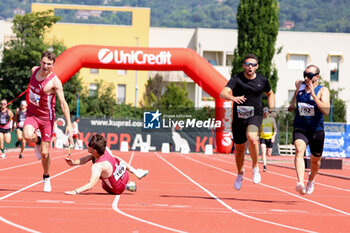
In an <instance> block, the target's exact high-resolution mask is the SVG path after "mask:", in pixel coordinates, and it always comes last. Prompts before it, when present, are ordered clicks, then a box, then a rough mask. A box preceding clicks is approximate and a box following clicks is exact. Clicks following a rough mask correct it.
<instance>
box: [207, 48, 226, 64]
mask: <svg viewBox="0 0 350 233" xmlns="http://www.w3.org/2000/svg"><path fill="white" fill-rule="evenodd" d="M203 57H204V58H205V59H206V60H207V61H208V62H209V63H210V64H212V65H213V66H222V65H223V52H218V51H203Z"/></svg>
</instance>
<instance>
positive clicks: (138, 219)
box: [112, 151, 185, 232]
mask: <svg viewBox="0 0 350 233" xmlns="http://www.w3.org/2000/svg"><path fill="white" fill-rule="evenodd" d="M134 154H135V152H134V151H133V152H132V153H131V156H130V160H129V164H130V165H131V163H132V160H133V158H134ZM119 199H120V195H116V196H115V199H114V201H113V203H112V208H113V210H114V211H116V212H117V213H119V214H121V215H124V216H126V217H129V218H132V219H134V220H137V221H140V222H143V223H147V224H150V225H152V226H156V227H160V228H163V229H166V230H169V231H174V232H185V231H181V230H177V229H174V228H170V227H167V226H163V225H160V224H157V223H154V222H150V221H148V220H145V219H142V218H138V217H136V216H133V215H130V214H127V213H125V212H123V211H121V210H120V209H119V208H118V203H119Z"/></svg>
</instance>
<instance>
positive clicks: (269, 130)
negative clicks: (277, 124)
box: [262, 126, 271, 134]
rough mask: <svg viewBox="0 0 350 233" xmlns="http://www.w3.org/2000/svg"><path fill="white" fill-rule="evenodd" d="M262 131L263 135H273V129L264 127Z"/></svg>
mask: <svg viewBox="0 0 350 233" xmlns="http://www.w3.org/2000/svg"><path fill="white" fill-rule="evenodd" d="M262 131H263V133H266V134H268V133H271V127H266V126H265V127H263V128H262Z"/></svg>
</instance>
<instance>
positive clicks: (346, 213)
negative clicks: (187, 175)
mask: <svg viewBox="0 0 350 233" xmlns="http://www.w3.org/2000/svg"><path fill="white" fill-rule="evenodd" d="M178 155H179V156H182V157H184V156H183V155H180V154H178ZM186 158H187V159H190V160H192V161H194V162H197V163H200V164H203V165H205V166H208V167H211V168H214V169H217V170H220V171H222V172H225V173H228V174H231V175H235V176H237V174H235V173H233V172H229V171H226V170H224V169H222V168H219V167H216V166H213V165H210V164H207V163H204V162H201V161H199V160H196V159H193V158H190V157H186ZM244 179H245V180H249V181H253V180H251V179H249V178H246V177H244ZM259 184H260V185H262V186H265V187H267V188H271V189H275V190H278V191H280V192H282V193H286V194H288V195H291V196H293V197H296V198H299V199H302V200H304V201H308V202H311V203H314V204H316V205H318V206H322V207H324V208H327V209H330V210H333V211H336V212H339V213H342V214H345V215H348V216H350V213H348V212H345V211H342V210H338V209H336V208H333V207H330V206H327V205H324V204H322V203H319V202H317V201H313V200H310V199H307V198H304V197H301V196H299V195H296V194H293V193H290V192H288V191H285V190H283V189H280V188H277V187H273V186H270V185H267V184H263V183H261V182H260V183H259Z"/></svg>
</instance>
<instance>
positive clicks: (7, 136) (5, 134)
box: [0, 99, 13, 158]
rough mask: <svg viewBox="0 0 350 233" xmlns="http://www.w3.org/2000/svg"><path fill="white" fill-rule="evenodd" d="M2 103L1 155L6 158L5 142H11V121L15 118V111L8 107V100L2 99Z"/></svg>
mask: <svg viewBox="0 0 350 233" xmlns="http://www.w3.org/2000/svg"><path fill="white" fill-rule="evenodd" d="M0 104H1V111H0V150H1V152H0V153H1V154H0V156H1V158H6V154H5V143H6V144H10V142H11V130H12V125H11V122H12V119H13V113H12V111H11V110H10V109H8V108H7V100H5V99H2V100H1V102H0Z"/></svg>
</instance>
